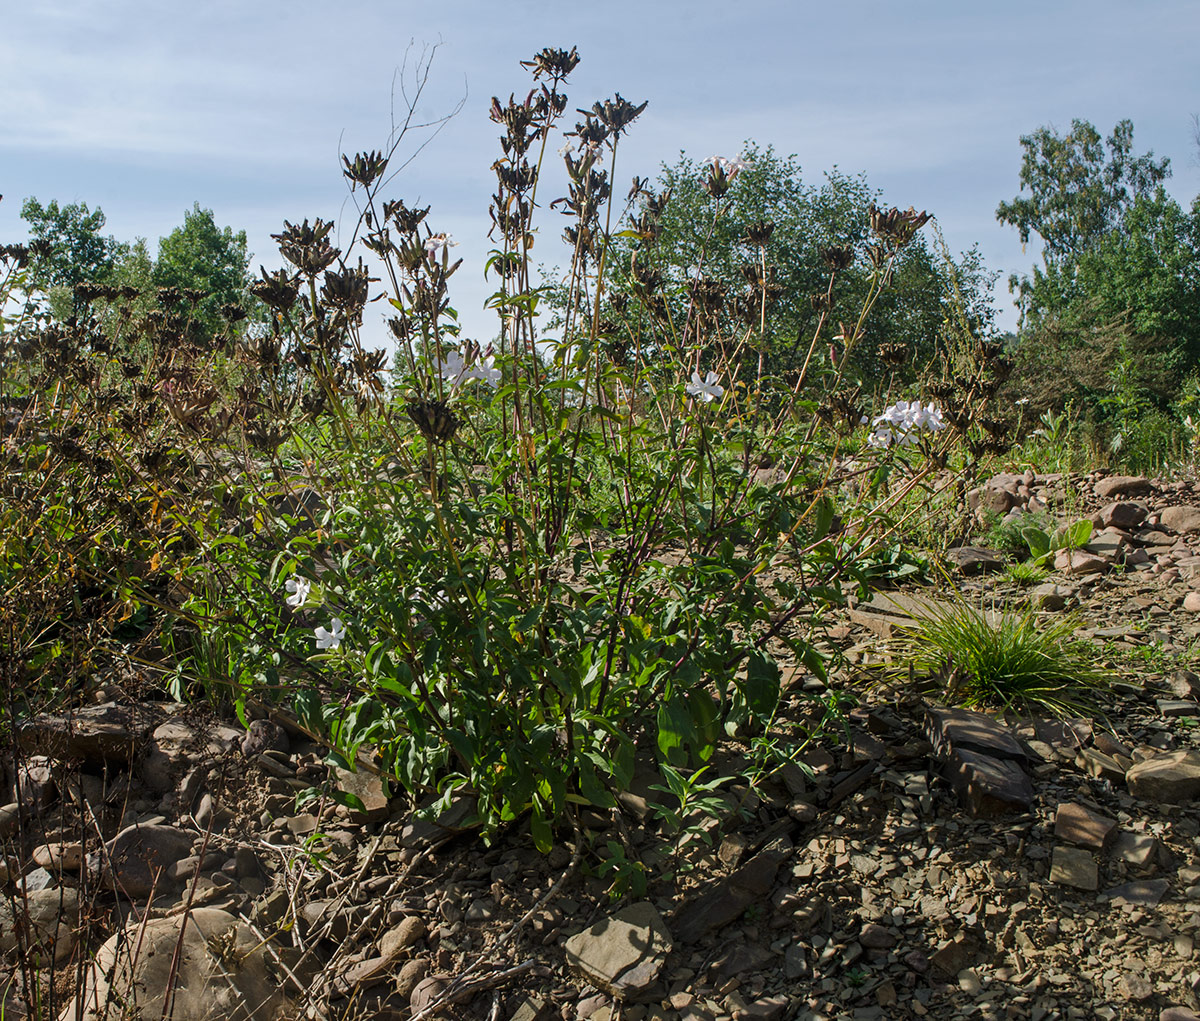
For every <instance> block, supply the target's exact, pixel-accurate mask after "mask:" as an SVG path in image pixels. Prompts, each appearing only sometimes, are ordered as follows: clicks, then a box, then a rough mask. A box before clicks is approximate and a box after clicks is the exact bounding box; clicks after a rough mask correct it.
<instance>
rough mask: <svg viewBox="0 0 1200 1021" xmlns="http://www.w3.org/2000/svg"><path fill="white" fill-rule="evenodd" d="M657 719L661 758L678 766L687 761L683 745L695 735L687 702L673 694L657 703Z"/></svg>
mask: <svg viewBox="0 0 1200 1021" xmlns="http://www.w3.org/2000/svg"><path fill="white" fill-rule="evenodd" d="M657 721H658V737H657V740H658V750H659V752H660V753H661V755H662V757H663V759H664V760H666V761H667V762H670V763H674V764H677V765H680V766H682V765H684V763H685V762H686V761H687V756H686V755H685V754H684V746H685V745H686V744H688V743H690V742H691V741H692V740H694V739H695V736H696V731H695V728H694V727H693V726H692V717H691V713H690V712H689V711H688V707H687V704H686V703H685V702H684V701H683V699H681V698H680V697H679V696H678V695H673V696H672V697H671V698H668V699H666V700H665V701H663V702H662V703H660V704H659V707H658V714H657Z"/></svg>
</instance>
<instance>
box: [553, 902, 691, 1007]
mask: <svg viewBox="0 0 1200 1021" xmlns="http://www.w3.org/2000/svg"><path fill="white" fill-rule="evenodd" d="M670 952H671V934H670V933H669V932H668V931H667V927H666V926H665V925H664V924H663V920H662V918H661V917H660V916H659V913H658V910H657V909H656V908H655V907H654V905H653V904H651V903H650V902H649V901H640V902H638V903H636V904H630V905H629V906H628V907H626V908H623V909H622V910H620V911H618V912H617V913H616V914H614V915H611V916H609V917H608V918H604V919H602V920H601V921H599V922H597V923H596V924H595V925H593V926H592V927H591V928H590V929H586V930H584V931H583V932H580V933H576V934H575V935H574V936H572V937H571V938H570V939H568V940H567V943H566V956H567V963H568V964H570V965H571V967H572V968H574V969H575V970H576V971H577V972H579V973H580V974H581V975H583V976H584V977H585V978H586V979H587V980H588V981H589V982H592V983H594V984H595V985H596V986H597V987H599V988H601V989H603V990H605V991H606V992H608V993H610V994H612V995H613V996H616V997H618V998H621V999H625V998H628V997H629V996H631V995H634V994H636V993H638V992H640V991H641V990H643V989H645V988H647V987H648V986H650V985H651V984H652V983H653V982H654V981H655V979H657V978H658V975H659V972H660V971H662V967H663V964H664V963H665V961H666V957H667V954H669V953H670Z"/></svg>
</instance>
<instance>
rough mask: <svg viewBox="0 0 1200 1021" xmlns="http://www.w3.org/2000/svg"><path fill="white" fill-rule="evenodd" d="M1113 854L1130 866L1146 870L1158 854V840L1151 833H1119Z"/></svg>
mask: <svg viewBox="0 0 1200 1021" xmlns="http://www.w3.org/2000/svg"><path fill="white" fill-rule="evenodd" d="M1111 853H1112V856H1113V857H1114V858H1119V859H1120V860H1121V861H1123V862H1125V863H1126V864H1128V865H1136V866H1137V867H1138V868H1145V867H1146V866H1147V865H1149V864H1150V862H1152V861H1153V860H1154V857H1155V855H1157V854H1158V838H1157V837H1155V836H1154V835H1152V834H1150V833H1125V832H1122V833H1118V834H1117V838H1116V840H1114V841H1113V845H1112V848H1111Z"/></svg>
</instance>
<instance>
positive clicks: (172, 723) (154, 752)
mask: <svg viewBox="0 0 1200 1021" xmlns="http://www.w3.org/2000/svg"><path fill="white" fill-rule="evenodd" d="M204 752H205V742H204V739H203V738H202V737H201V736H200V735H199V734H197V733H196V731H195V730H194V729H192V728H191V727H189V726H188V725H187V724H186V723H184V722H183V721H181V720H167V722H166V723H162V724H159V726H158V727H156V728H155V729H154V733H152V734H151V735H150V741H149V742H148V743H147V745H146V749H145V751H144V752H143V754H142V762H141V770H140V772H141V774H142V779H143V780H144V781H145V783H146V786H147V787H149V788H150V789H151V790H153V791H157V792H158V793H159V794H165V793H166V792H167V791H169V790H172V789H173V788H174V787H175V784H176V782H177V781H178V779H179V777H180V776H182V775H183V773H184V772H186V770H187V768H188V766H190V765H192V764H193V763H194V762H197V761H199V760H200V759H201V758H202V757H203V756H204Z"/></svg>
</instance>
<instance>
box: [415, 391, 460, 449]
mask: <svg viewBox="0 0 1200 1021" xmlns="http://www.w3.org/2000/svg"><path fill="white" fill-rule="evenodd" d="M404 411H405V414H407V415H408V417H409V418H410V419H412V422H413V424H414V425H415V426H416V427H417V430H418V431H419V432H420V433H421V435H422V436H424V437H425V439H426V440H428V441H429V442H430V443H445V442H446V441H447V440H450V439H452V438H453V437H454V434H455V433H456V432H458V427H459V426H460V425H461V424H462V422H461V421H460V420H459V418H458V416H456V415H455V414H454V412H453V411H451V410H450V408H449V406H448V405H447V404H446V402H445V401H434V400H423V399H417V400H411V401H409V402H408V403H407V404H406V405H405V406H404Z"/></svg>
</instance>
